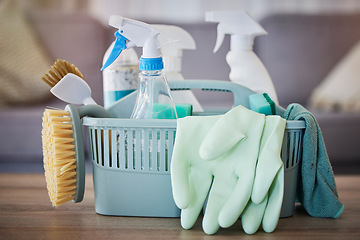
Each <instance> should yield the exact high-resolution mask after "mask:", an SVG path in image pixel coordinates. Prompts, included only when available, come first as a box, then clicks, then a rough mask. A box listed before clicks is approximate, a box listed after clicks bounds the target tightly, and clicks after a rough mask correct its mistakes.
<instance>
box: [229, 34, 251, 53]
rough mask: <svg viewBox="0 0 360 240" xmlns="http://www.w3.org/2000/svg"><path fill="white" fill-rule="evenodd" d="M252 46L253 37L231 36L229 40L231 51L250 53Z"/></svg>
mask: <svg viewBox="0 0 360 240" xmlns="http://www.w3.org/2000/svg"><path fill="white" fill-rule="evenodd" d="M253 45H254V37H253V36H249V35H248V36H237V35H232V36H231V39H230V49H231V51H252V50H253Z"/></svg>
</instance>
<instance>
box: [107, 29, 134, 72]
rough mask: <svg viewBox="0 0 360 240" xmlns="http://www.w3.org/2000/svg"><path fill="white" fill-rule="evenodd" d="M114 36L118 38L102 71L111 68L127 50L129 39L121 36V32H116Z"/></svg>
mask: <svg viewBox="0 0 360 240" xmlns="http://www.w3.org/2000/svg"><path fill="white" fill-rule="evenodd" d="M114 35H115V37H116V40H115V44H114V48H113V49H112V51H111V53H110V55H109V58H108V59H107V60H106V62H105V64H104V66H102V68H101V71H102V70H104V69H105V68H107V67H108V66H110V64H112V63H113V62H114V61H115V60H116V59H117V58H118V57H119V55H120V53H121V52H122V51H123V50H125V49H126V41H127V40H128V39H127V38H126V37H124V36H123V35H121V34H120V33H119V31H116V32H115V34H114Z"/></svg>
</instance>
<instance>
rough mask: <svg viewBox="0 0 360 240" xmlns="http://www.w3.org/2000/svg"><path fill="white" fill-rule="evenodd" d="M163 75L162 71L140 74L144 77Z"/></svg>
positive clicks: (142, 72)
mask: <svg viewBox="0 0 360 240" xmlns="http://www.w3.org/2000/svg"><path fill="white" fill-rule="evenodd" d="M161 73H162V70H152V71H149V70H143V71H141V72H140V74H141V75H142V76H160V75H161Z"/></svg>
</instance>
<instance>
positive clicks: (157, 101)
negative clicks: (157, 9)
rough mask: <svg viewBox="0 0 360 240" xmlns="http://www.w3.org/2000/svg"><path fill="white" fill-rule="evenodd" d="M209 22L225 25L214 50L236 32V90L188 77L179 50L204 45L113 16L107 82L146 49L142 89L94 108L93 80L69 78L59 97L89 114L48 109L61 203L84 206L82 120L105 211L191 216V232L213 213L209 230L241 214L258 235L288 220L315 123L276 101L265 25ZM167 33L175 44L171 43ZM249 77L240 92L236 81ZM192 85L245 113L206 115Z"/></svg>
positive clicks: (241, 20) (52, 175)
mask: <svg viewBox="0 0 360 240" xmlns="http://www.w3.org/2000/svg"><path fill="white" fill-rule="evenodd" d="M206 19H207V20H209V21H216V22H220V23H219V25H218V39H217V44H216V47H215V50H216V49H217V48H218V47H219V46H220V45H221V42H222V38H223V35H224V34H225V33H230V34H233V35H232V37H231V41H232V44H231V51H230V52H229V54H228V57H227V58H228V62H229V64H230V65H231V67H232V73H231V74H230V78H231V80H232V81H234V82H227V81H216V80H195V79H187V80H185V81H184V79H183V77H182V76H181V74H180V69H181V67H180V66H181V65H180V57H179V54H180V55H181V50H180V49H186V48H193V47H195V44H193V40H192V39H191V37H189V36H186V34H185V33H182V34H180V35H181V36H180V35H176V34H175V32H177V33H179V32H181V31H180V30H179V29H177V28H172V27H169V26H166V27H164V26H160V25H148V24H146V23H143V22H139V21H135V20H132V19H128V18H124V17H121V16H111V17H110V20H109V24H110V25H111V26H113V27H115V28H117V29H118V31H116V32H115V36H116V40H115V42H114V43H113V45H112V46H113V47H112V50H111V52H110V53H109V51H110V50H108V52H107V54H106V56H108V57H107V58H105V57H104V65H103V67H102V70H103V71H104V84H105V75H106V74H105V71H107V69H108V68H110V69H109V70H112V69H111V68H112V66H114V67H115V65H116V61H118V59H119V56H121V54H123V53H125V51H128V50H130V49H132V47H134V46H140V47H143V54H142V56H141V58H140V61H139V70H140V73H139V81H138V90H137V91H133V92H130V93H129V94H127V95H126V96H122V95H121V94H120V95H121V98H119V99H115V98H112V99H111V103H110V102H108V105H107V106H106V109H104V108H102V107H100V106H98V105H96V103H95V101H93V100H91V91H90V88H88V87H84V86H85V85H86V84H84V83H85V82H84V80H82V79H80V81H78V80H79V77H77V76H75V75H72V74H68V75H66V74H67V73H68V72H66V71H65V74H63V75H62V77H61V78H59V77H58V78H59V80H58V81H59V83H58V84H59V86H58V88H59V91H55V90H56V89H55V90H54V91H53V92H54V95H56V96H58V97H59V98H60V99H62V100H64V101H66V102H69V103H74V104H85V106H82V107H80V108H76V107H75V106H74V105H72V104H70V105H67V107H66V109H65V111H64V110H61V111H60V110H56V111H50V110H46V111H45V113H44V130H43V149H44V165H45V166H44V167H45V174H46V179H47V182H48V189H49V194H50V197H51V199H52V202H53V205H58V204H61V203H63V202H65V201H68V200H70V199H73V200H74V201H75V202H79V201H81V200H82V197H83V189H84V164H83V162H84V161H83V143H82V142H81V141H82V133H81V123H80V119H81V118H82V124H83V125H84V126H87V128H88V130H89V140H90V151H91V154H90V155H91V158H92V166H93V179H94V181H93V183H94V193H95V210H96V212H97V213H99V214H103V215H116V216H142V217H180V218H181V225H182V227H183V228H185V229H190V228H191V227H192V226H193V225H194V223H195V221H196V220H197V218H198V216H199V213H200V212H201V210H202V209H204V212H205V213H204V218H203V229H204V231H205V233H207V234H214V233H216V232H217V230H218V229H219V228H220V227H224V228H227V227H230V226H232V225H233V224H234V223H235V222H236V221H237V219H238V218H239V217H240V218H241V221H242V226H243V229H244V231H245V232H246V233H248V234H253V233H255V232H256V231H257V230H258V228H259V226H260V225H261V224H262V228H263V230H264V231H266V232H272V231H274V230H275V228H276V225H277V222H278V219H279V217H289V216H292V215H293V211H294V205H295V204H294V203H295V192H296V190H297V181H298V174H299V169H300V168H299V165H300V162H301V159H302V157H303V156H302V154H303V153H305V152H304V151H303V149H302V148H303V135H304V130H305V127H308V126H307V125H306V124H305V122H306V119H303V118H297V117H289V116H290V115H288V114H285V110H284V109H283V108H281V107H279V106H278V104H277V96H276V93H275V90H274V88H273V85H272V82H271V79H270V78H269V76H268V74H267V72H266V70H265V68H264V67H263V65H262V64H261V62H260V60H259V59H258V58H257V57H256V55H255V54H254V53H253V52H252V43H253V38H254V36H256V35H259V33H265V31H264V30H263V29H262V28H261V26H260V25H258V24H257V23H256V22H255V21H254V20H252V19H251V18H250V17H249V15H247V13H246V12H237V13H228V14H226V13H224V12H212V13H208V14H207V17H206ZM235 20H236V21H235ZM175 29H176V30H175ZM159 33H164V35H166V34H167V35H168V36H169V37H165V38H161V37H160V36H159ZM172 33H174V35H172ZM184 36H186V37H184ZM178 37H179V38H181V40H184V39H185V41H188V42H189V44H185V43H184V44H183V45H181V47H178V48H176V47H174V48H172V50H167V49H166V48H165V47H166V46H167V45H166V44H165V42H166V41H167V40H169V41H168V42H170V43H169V45H168V46H170V45H172V44H174V45H175V44H177V42H176V41H175V40H177V39H176V38H178ZM158 39H159V40H160V44H159V41H158ZM164 39H165V40H164ZM186 39H187V40H186ZM110 48H111V47H110ZM110 48H109V49H110ZM160 49H161V51H162V53H163V55H164V59H165V66H166V65H167V64H168V65H167V67H165V70H166V73H169V76H170V78H169V79H171V80H170V81H169V82H167V80H166V78H165V76H164V75H163V74H162V70H163V69H164V63H163V58H162V56H161V54H160ZM174 49H176V50H174ZM126 54H127V55H133V54H132V53H130V52H129V51H128V52H127V53H126ZM124 55H125V54H124ZM230 55H234V56H235V55H236V57H237V59H241V60H242V61H243V62H244V63H246V64H244V65H242V66H241V68H243V69H244V71H243V72H242V73H236V71H235V70H234V69H235V65H234V64H233V58H232V57H231V56H230ZM133 56H135V55H133ZM105 59H106V60H105ZM134 59H135V57H134ZM119 61H120V60H119ZM135 62H136V61H133V63H135ZM172 63H174V64H172ZM238 63H239V64H240V62H238ZM236 68H237V69H239V68H240V67H238V66H237V67H236ZM172 73H174V74H172ZM257 74H259V75H257ZM118 75H121V76H123V75H125V74H118ZM240 75H241V77H239V78H237V77H238V76H240ZM110 78H111V77H109V79H110ZM238 80H241V82H240V84H239V83H235V82H237V81H238ZM255 80H256V81H258V82H255ZM120 81H122V80H120ZM243 84H244V85H245V86H243ZM62 86H64V87H62ZM75 86H78V87H75ZM53 87H54V86H53ZM55 87H56V85H55ZM72 87H75V88H76V90H77V91H80V92H82V93H83V94H79V97H78V96H73V97H71V95H76V93H75V92H71V88H72ZM259 87H260V88H259ZM191 89H201V90H205V91H209V90H210V91H226V92H230V93H232V94H233V95H234V108H233V109H231V110H228V109H222V110H216V111H214V110H213V111H209V110H208V109H202V108H201V106H200V105H198V102H197V100H196V98H195V97H194V96H193V95H192V93H191V92H190V91H189V90H191ZM104 90H105V88H104ZM107 90H108V89H107ZM170 91H171V92H174V91H178V92H179V94H178V95H177V96H178V97H179V98H180V100H179V101H181V100H184V98H186V99H185V100H187V101H186V102H185V103H187V105H179V104H178V105H177V106H176V105H175V104H174V101H173V100H172V97H171V93H170ZM65 93H70V94H65ZM126 93H128V92H126ZM104 94H105V93H104ZM115 95H116V94H114V96H115ZM120 95H117V96H120ZM124 95H125V94H124ZM190 96H191V97H190ZM179 98H177V100H178V99H179ZM189 103H190V104H191V105H189ZM105 105H106V104H105ZM191 106H193V107H194V109H193V110H194V111H192V109H191ZM196 106H197V107H196ZM176 107H177V108H176ZM180 113H181V114H180ZM284 114H285V115H284ZM190 115H191V116H190ZM60 116H65V117H60ZM281 116H285V117H286V120H285V119H283V118H282V117H281ZM183 117H184V118H183ZM53 129H55V130H53ZM75 152H76V153H75ZM78 152H79V153H78ZM330 178H331V176H330ZM61 179H63V180H61ZM303 181H304V180H303ZM59 190H60V191H59ZM62 192H64V193H62ZM317 194H320V193H317ZM334 194H335V195H336V191H335V193H334ZM53 195H54V196H55V197H53ZM63 195H64V197H63ZM53 199H55V200H53ZM304 199H305V198H304ZM338 213H339V212H338ZM340 213H341V211H340ZM320 215H321V214H320Z"/></svg>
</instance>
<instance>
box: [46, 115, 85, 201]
mask: <svg viewBox="0 0 360 240" xmlns="http://www.w3.org/2000/svg"><path fill="white" fill-rule="evenodd" d="M42 145H43V162H44V169H45V178H46V184H47V189H48V193H49V197H50V201H51V203H52V205H53V206H59V205H61V204H63V203H65V202H68V201H70V200H73V201H74V202H79V201H81V200H82V197H83V189H81V187H79V182H81V180H79V175H82V171H83V169H81V166H79V163H78V158H79V156H78V149H77V148H78V146H77V145H78V144H77V140H76V129H75V127H74V124H73V119H72V114H71V113H70V112H69V111H67V110H54V109H46V110H45V111H44V115H43V130H42ZM81 191H82V192H81Z"/></svg>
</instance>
